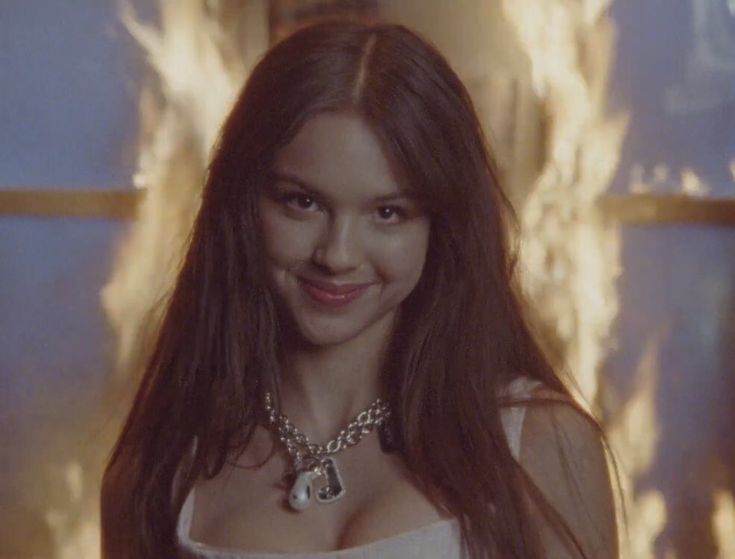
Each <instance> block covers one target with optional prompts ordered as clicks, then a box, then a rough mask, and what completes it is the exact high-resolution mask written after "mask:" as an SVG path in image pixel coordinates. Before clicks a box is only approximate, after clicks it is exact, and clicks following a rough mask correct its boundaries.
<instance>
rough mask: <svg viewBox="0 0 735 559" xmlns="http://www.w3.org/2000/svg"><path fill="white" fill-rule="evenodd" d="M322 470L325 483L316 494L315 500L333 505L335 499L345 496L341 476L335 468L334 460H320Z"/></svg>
mask: <svg viewBox="0 0 735 559" xmlns="http://www.w3.org/2000/svg"><path fill="white" fill-rule="evenodd" d="M322 469H323V471H324V477H325V478H326V483H325V484H324V485H323V486H321V487H320V488H319V489H318V490H317V492H316V500H317V501H319V502H320V503H322V504H324V503H333V502H334V501H336V500H337V499H341V498H342V497H344V495H345V485H344V483H342V476H341V475H340V473H339V469H338V468H337V462H336V461H335V459H334V458H325V459H324V460H322Z"/></svg>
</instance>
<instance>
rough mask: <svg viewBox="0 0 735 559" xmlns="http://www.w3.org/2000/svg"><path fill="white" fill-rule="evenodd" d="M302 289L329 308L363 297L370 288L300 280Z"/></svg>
mask: <svg viewBox="0 0 735 559" xmlns="http://www.w3.org/2000/svg"><path fill="white" fill-rule="evenodd" d="M299 280H300V283H301V287H302V288H303V289H304V291H306V293H307V294H308V295H309V296H310V297H311V298H312V299H314V300H315V301H316V302H318V303H321V304H322V305H326V306H328V307H342V306H344V305H347V304H348V303H351V302H352V301H354V300H355V299H357V298H358V297H359V296H360V295H362V294H363V293H364V292H365V291H366V290H367V288H368V287H370V284H369V283H365V284H342V285H337V284H332V283H328V282H323V281H318V280H306V279H304V278H299Z"/></svg>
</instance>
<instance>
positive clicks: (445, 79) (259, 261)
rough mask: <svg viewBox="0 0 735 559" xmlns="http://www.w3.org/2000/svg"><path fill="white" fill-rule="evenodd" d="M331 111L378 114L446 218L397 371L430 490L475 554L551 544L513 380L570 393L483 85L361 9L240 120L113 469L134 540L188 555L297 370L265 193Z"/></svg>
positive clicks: (403, 429) (437, 231) (410, 444)
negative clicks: (508, 190) (285, 331)
mask: <svg viewBox="0 0 735 559" xmlns="http://www.w3.org/2000/svg"><path fill="white" fill-rule="evenodd" d="M323 111H351V112H353V113H355V114H358V115H360V116H361V117H362V118H363V119H364V120H365V122H366V123H368V124H369V125H370V126H371V127H372V129H373V130H374V131H375V133H376V134H377V135H378V137H379V138H380V139H381V141H382V143H383V147H384V149H385V151H386V153H387V154H388V156H389V157H390V158H392V160H393V162H394V163H395V164H396V165H397V167H398V168H399V169H401V170H402V171H403V172H404V173H405V177H406V178H407V181H408V183H409V184H410V186H411V188H412V189H413V190H414V193H415V196H416V197H417V198H418V200H419V201H420V202H421V203H422V204H423V206H424V207H425V208H426V209H427V211H428V212H429V215H430V219H431V237H430V243H429V250H428V255H427V261H426V264H425V267H424V272H423V275H422V277H421V279H420V281H419V283H418V285H417V286H416V288H415V289H414V291H413V292H412V293H411V294H410V295H409V297H408V298H407V299H406V300H405V301H404V303H403V305H402V308H401V313H400V315H399V320H398V321H397V323H396V327H395V330H394V336H393V338H392V342H391V345H390V347H389V350H388V352H387V355H386V356H385V360H384V367H383V370H382V377H381V378H382V383H383V390H384V393H385V396H386V397H387V398H388V399H389V401H390V402H391V403H392V406H393V410H394V418H395V425H394V427H395V429H396V431H397V435H398V438H399V440H400V441H401V442H402V448H401V451H400V452H401V453H402V456H403V458H404V459H405V461H406V463H407V465H408V467H409V469H410V471H411V472H412V473H413V474H414V475H415V477H416V479H417V480H418V482H419V483H420V484H421V486H422V488H423V489H424V490H425V491H426V494H427V495H428V496H429V497H430V498H431V499H432V500H434V502H435V503H436V504H437V505H438V506H440V507H441V508H442V509H444V510H446V511H448V512H450V513H451V514H453V515H454V516H455V517H456V518H458V519H459V521H460V525H461V527H462V533H463V541H464V542H465V544H466V545H467V548H468V550H469V551H470V553H471V554H472V557H475V558H479V557H488V556H501V557H517V558H521V557H522V558H530V557H537V556H540V553H539V551H538V549H537V546H536V544H535V543H534V536H533V531H532V530H531V529H530V528H529V525H530V522H529V520H528V511H527V509H526V507H525V506H524V497H523V495H524V494H525V492H529V493H531V494H532V495H533V491H532V490H529V487H528V485H529V484H530V481H529V480H528V478H527V477H526V476H524V475H523V473H522V472H521V471H520V468H519V466H518V463H517V462H516V460H515V459H514V458H513V456H512V455H511V452H510V449H509V446H508V443H507V440H506V437H505V434H504V431H503V429H502V425H501V421H500V411H499V410H500V407H501V404H502V402H501V401H500V399H499V395H500V394H501V393H502V388H503V387H504V386H506V385H507V384H508V382H510V381H511V380H512V379H513V378H514V377H516V376H518V375H520V374H523V375H526V376H528V377H531V378H533V379H538V380H540V381H542V382H543V383H544V384H545V385H546V386H547V387H549V388H550V389H552V390H554V391H557V392H559V393H562V394H567V392H566V389H565V388H564V385H563V384H562V382H561V381H560V380H559V378H558V376H557V374H556V373H555V372H554V370H553V368H552V367H551V366H550V365H549V363H548V361H547V359H546V358H545V356H544V354H543V352H542V351H541V350H540V348H539V346H538V344H537V342H536V341H535V340H534V337H533V336H532V334H531V332H530V330H529V328H528V326H527V323H526V321H525V320H524V316H523V312H522V309H521V305H520V301H519V298H518V296H517V294H516V292H515V289H514V279H513V275H514V274H513V255H512V251H510V250H509V239H508V232H507V227H508V224H509V222H508V219H507V218H508V216H509V215H510V214H509V211H510V208H509V204H508V203H507V200H506V198H505V196H504V194H503V192H502V190H501V188H500V186H499V181H498V175H497V171H496V168H495V165H494V163H493V161H492V160H491V157H490V155H489V152H488V149H487V146H486V142H485V139H484V136H483V132H482V130H481V127H480V124H479V122H478V119H477V117H476V114H475V112H474V109H473V105H472V102H471V100H470V97H469V95H468V93H467V91H466V89H465V87H464V86H463V84H462V83H461V82H460V80H459V78H458V77H457V76H456V75H455V73H454V72H453V71H452V70H451V68H450V67H449V65H448V63H447V62H446V60H445V59H444V58H443V57H442V56H441V55H440V54H439V53H438V52H437V51H436V50H435V49H434V48H433V47H432V46H430V45H429V44H428V43H427V42H426V41H425V40H423V39H421V38H420V37H418V36H417V35H416V34H414V33H413V32H411V31H409V30H407V29H406V28H404V27H401V26H396V25H387V24H378V25H362V24H357V23H346V22H331V23H323V24H319V25H316V26H312V27H309V28H306V29H303V30H301V31H299V32H297V33H295V34H293V35H292V36H290V37H289V38H288V39H286V40H284V41H282V42H281V43H279V44H277V45H276V46H274V47H273V48H272V49H271V50H270V51H269V52H268V53H267V54H266V55H265V57H264V58H263V59H262V60H261V61H260V63H259V64H258V65H257V66H256V68H255V69H254V71H253V72H252V75H251V77H250V79H249V80H248V82H247V84H246V86H245V88H244V89H243V91H242V93H241V95H240V96H239V98H238V100H237V102H236V104H235V106H234V108H233V110H232V112H231V114H230V115H229V117H228V119H227V121H226V123H225V124H224V127H223V129H222V132H221V135H220V139H219V142H218V145H217V147H216V151H215V153H214V157H213V159H212V162H211V164H210V167H209V171H208V176H207V180H206V185H205V187H204V191H203V197H202V204H201V209H200V211H199V214H198V217H197V219H196V222H195V225H194V229H193V231H192V235H191V240H190V245H189V248H188V252H187V255H186V258H185V261H184V263H183V266H182V269H181V271H180V273H179V276H178V279H177V282H176V285H175V288H174V290H173V293H172V295H171V298H170V301H169V303H168V307H167V309H166V313H165V315H164V318H163V322H162V325H161V328H160V331H159V334H158V336H157V341H156V344H155V347H154V349H153V352H152V354H151V358H150V359H149V361H148V363H147V366H146V369H145V372H144V376H143V379H142V382H141V385H140V388H139V390H138V393H137V396H136V398H135V401H134V404H133V408H132V411H131V412H130V415H129V417H128V419H127V422H126V424H125V426H124V429H123V431H122V434H121V435H120V438H119V440H118V442H117V445H116V447H115V449H114V452H113V456H112V458H111V460H110V465H108V472H107V475H110V471H111V470H112V469H113V466H114V465H115V464H117V465H118V466H119V467H116V468H114V469H115V470H116V471H118V472H121V473H120V474H119V477H120V479H121V481H120V483H122V484H124V486H125V487H126V488H128V490H127V491H124V492H122V494H121V495H120V497H119V498H121V499H122V502H121V503H120V505H119V506H120V507H122V509H123V510H124V511H125V515H126V517H128V518H130V519H132V520H131V523H132V524H131V527H130V530H131V534H129V535H128V537H130V538H133V540H134V549H135V550H136V553H137V555H138V556H139V557H164V556H166V557H169V556H175V555H176V531H175V527H176V519H177V518H178V515H179V511H180V509H181V506H182V504H183V502H184V500H185V497H186V495H187V494H188V493H189V491H190V490H191V488H192V486H193V484H194V482H195V481H196V480H197V479H198V478H199V477H201V476H206V477H213V476H215V475H216V474H217V473H218V472H219V471H221V469H222V468H223V466H224V464H225V462H226V460H227V459H228V457H230V456H231V455H232V453H233V452H236V451H238V450H242V448H243V447H244V446H245V445H247V444H248V442H249V440H250V436H251V435H252V432H253V430H254V428H255V425H256V422H257V421H258V420H259V414H260V407H261V402H262V396H263V392H264V390H272V389H274V387H277V385H278V371H279V364H280V358H281V349H282V334H281V332H280V331H279V323H278V320H277V314H276V312H275V308H274V303H273V299H272V296H271V293H270V292H269V290H268V288H267V285H266V281H265V275H264V273H263V254H262V250H263V249H262V245H261V240H260V239H259V238H258V232H259V217H258V212H257V199H258V196H259V191H260V188H261V187H262V186H263V185H264V183H265V181H267V180H268V172H269V170H270V169H271V165H272V162H273V161H274V157H275V154H276V153H277V151H278V150H279V149H280V148H281V147H282V146H284V145H285V144H286V143H288V141H289V140H290V139H291V138H292V137H293V136H294V135H295V133H296V132H297V131H298V129H299V128H300V127H301V126H302V125H303V124H304V122H305V121H306V120H307V119H309V118H310V117H312V116H314V115H316V114H318V113H320V112H323ZM194 440H196V441H197V445H196V451H195V452H194V455H193V458H192V459H191V460H187V457H188V456H189V453H190V452H191V449H192V446H193V441H194ZM177 472H178V473H177ZM176 476H179V478H178V483H176V484H174V478H175V477H176Z"/></svg>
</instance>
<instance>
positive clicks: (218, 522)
mask: <svg viewBox="0 0 735 559" xmlns="http://www.w3.org/2000/svg"><path fill="white" fill-rule="evenodd" d="M249 458H252V457H249V456H248V455H247V453H246V454H245V455H243V457H241V458H240V459H239V460H238V462H237V466H236V467H227V468H225V469H224V470H223V471H222V472H220V474H219V475H217V476H216V477H215V478H214V479H212V480H209V481H206V482H203V483H200V484H198V485H197V486H196V489H195V496H194V507H193V512H192V523H191V530H190V533H189V536H190V538H191V539H192V540H194V541H196V542H199V543H203V544H206V545H208V546H212V547H218V548H229V549H240V550H246V551H258V552H277V553H296V552H310V551H311V552H315V551H332V550H336V549H345V548H349V547H356V546H360V545H363V544H367V543H371V542H374V541H377V540H380V539H384V538H389V537H391V536H394V535H397V534H401V533H404V532H409V531H411V530H414V529H417V528H420V527H422V526H426V525H430V524H432V523H434V522H437V521H439V520H442V519H443V518H445V516H444V515H442V513H441V512H440V511H438V510H437V509H436V507H435V506H434V505H433V504H432V503H431V501H429V499H428V498H427V497H426V496H425V495H423V494H422V493H421V491H420V490H419V489H418V488H417V487H416V486H415V484H414V483H413V481H412V479H411V477H410V475H409V474H408V472H407V471H406V469H405V466H404V464H403V462H402V460H401V459H400V457H399V456H398V455H397V454H385V453H383V452H382V451H381V450H380V446H379V443H378V442H377V438H374V437H373V438H367V439H365V440H364V441H363V442H361V443H360V445H357V446H355V447H352V448H350V449H347V450H345V451H343V452H340V453H339V454H337V455H336V456H335V460H336V461H337V464H338V467H339V469H340V472H341V476H342V479H343V482H344V486H345V495H344V497H342V498H341V499H339V500H337V501H335V502H333V503H330V504H319V503H316V502H314V503H313V504H312V505H311V506H310V507H308V508H307V509H306V510H303V511H301V512H296V511H293V510H292V509H291V508H290V507H289V506H288V503H287V501H286V495H287V491H288V490H289V489H290V487H289V486H288V485H287V484H286V482H285V480H284V479H283V474H284V472H285V471H286V469H287V468H288V463H287V458H286V456H285V455H284V454H283V453H280V452H278V453H277V454H274V455H273V456H272V457H271V458H270V459H269V460H267V461H266V462H265V463H264V464H262V465H261V466H260V467H250V468H247V467H245V466H247V465H248V463H249V462H248V459H249ZM250 464H252V462H250Z"/></svg>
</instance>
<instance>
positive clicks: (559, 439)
mask: <svg viewBox="0 0 735 559" xmlns="http://www.w3.org/2000/svg"><path fill="white" fill-rule="evenodd" d="M532 397H533V398H535V399H537V402H536V403H531V404H528V405H527V406H526V413H525V420H524V425H523V429H522V434H521V444H520V455H519V462H520V464H521V466H522V468H523V469H524V471H525V472H526V473H527V475H528V477H529V478H530V481H532V482H533V484H534V485H535V486H536V488H537V489H538V493H540V497H542V498H543V501H546V502H547V503H548V504H549V505H550V506H551V508H552V509H553V511H556V512H557V513H558V514H559V516H560V517H561V520H562V521H563V522H564V524H566V526H567V527H568V528H569V530H570V531H571V533H572V534H573V535H574V537H575V538H576V539H577V540H578V542H579V544H580V545H581V547H582V549H583V550H584V552H585V556H586V557H588V558H595V559H597V558H600V559H602V558H611V559H612V558H615V557H617V555H618V554H617V532H616V520H615V505H614V499H613V494H612V487H611V481H610V475H609V471H608V467H607V457H606V452H605V447H604V444H603V438H602V433H601V431H600V429H599V427H598V426H597V424H596V423H595V421H594V420H593V419H592V418H590V417H589V416H587V415H586V414H585V413H584V412H582V411H581V410H579V409H578V408H577V407H576V406H575V405H574V404H573V403H572V402H571V401H569V400H568V399H567V398H566V397H565V396H563V395H560V394H558V393H556V392H552V391H550V390H548V389H545V388H537V389H535V390H534V391H533V394H532ZM532 493H533V492H531V494H530V495H529V497H531V498H530V499H529V506H530V508H531V512H532V515H533V517H534V519H535V521H536V522H537V524H538V526H539V532H540V535H541V538H542V544H543V547H544V549H545V550H547V552H548V553H549V555H548V556H549V557H554V558H557V557H558V558H567V557H568V558H572V557H575V558H576V557H580V555H579V553H578V552H577V551H574V547H573V546H570V545H569V544H568V543H567V541H568V538H565V537H564V536H563V535H562V534H563V532H560V531H559V528H558V523H556V524H555V523H554V521H553V518H551V517H550V516H549V513H548V511H546V509H545V508H544V507H543V505H542V504H541V505H540V504H539V503H538V499H534V498H533V494H532ZM537 497H539V495H537ZM552 516H553V515H552Z"/></svg>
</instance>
